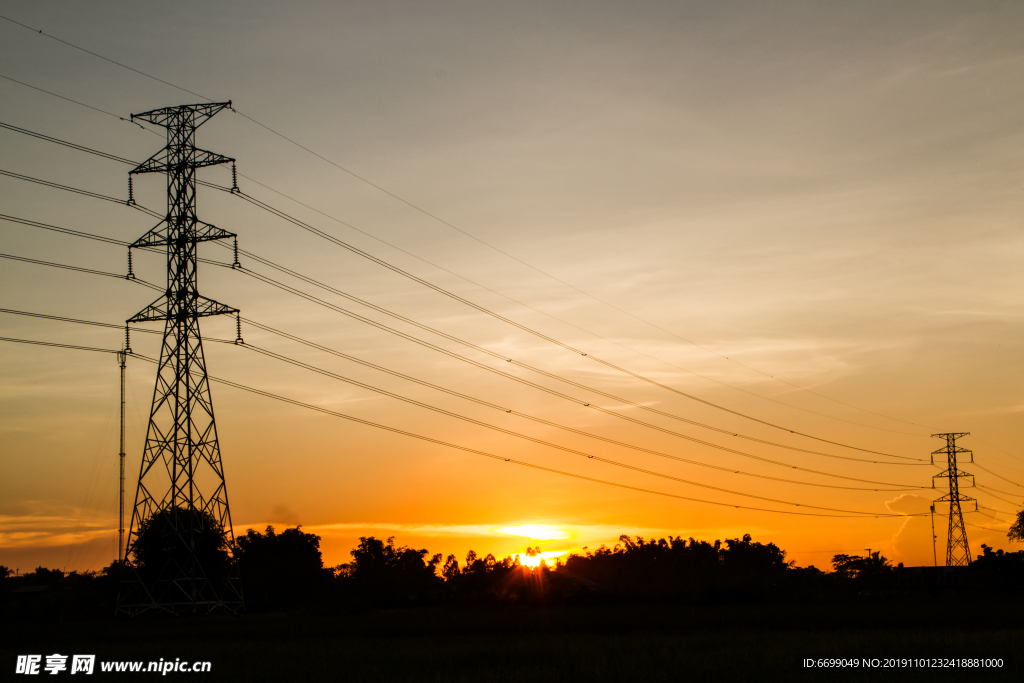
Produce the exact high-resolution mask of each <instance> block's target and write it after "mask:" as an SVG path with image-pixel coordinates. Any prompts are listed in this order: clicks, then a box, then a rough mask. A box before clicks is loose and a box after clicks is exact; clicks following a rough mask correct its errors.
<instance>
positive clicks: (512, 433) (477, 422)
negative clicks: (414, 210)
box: [245, 344, 927, 509]
mask: <svg viewBox="0 0 1024 683" xmlns="http://www.w3.org/2000/svg"><path fill="white" fill-rule="evenodd" d="M245 346H246V347H247V348H249V349H251V350H253V351H256V352H257V353H261V354H263V355H265V356H269V357H271V358H275V359H277V360H280V361H283V362H285V363H289V364H291V365H294V366H296V367H301V368H304V369H306V370H310V371H312V372H316V373H318V374H320V375H324V376H326V377H331V378H332V379H336V380H339V381H342V382H346V383H348V384H351V385H353V386H357V387H360V388H362V389H367V390H369V391H373V392H376V393H378V394H382V395H384V396H388V397H389V398H393V399H397V400H399V401H404V402H405V403H409V404H411V405H415V406H418V407H420V408H424V409H426V410H432V411H434V412H437V413H440V414H443V415H447V416H448V417H453V418H455V419H458V420H463V421H465V422H469V423H472V424H475V425H477V426H480V427H484V428H486V429H491V430H494V431H498V432H501V433H503V434H508V435H510V436H515V437H517V438H521V439H526V440H528V441H532V442H534V443H538V444H541V445H544V446H548V447H549V448H555V449H558V450H562V451H566V452H568V453H573V454H574V455H579V456H582V457H585V458H588V459H590V460H595V461H598V462H604V463H607V464H610V465H614V466H616V467H626V468H628V469H632V470H635V471H638V472H643V473H645V474H651V475H653V476H658V477H665V478H668V479H673V480H675V481H680V482H683V483H687V484H691V485H693V486H700V487H703V488H711V489H714V490H717V491H724V492H727V493H733V494H735V495H740V496H748V497H751V498H758V499H760V500H767V501H770V502H773V503H785V504H787V505H801V504H800V503H788V502H786V501H780V500H775V499H771V498H765V497H763V496H755V495H752V494H747V493H740V492H737V491H729V490H727V489H722V488H718V487H715V486H709V485H707V484H701V483H697V482H692V481H688V480H684V479H678V478H676V477H671V476H668V475H664V474H660V473H657V472H651V471H649V470H644V469H641V468H638V467H634V466H632V465H627V464H624V463H620V462H616V461H613V460H608V459H606V458H601V457H598V456H595V455H592V454H589V453H585V452H583V451H578V450H575V449H572V448H568V447H565V446H560V445H558V444H554V443H551V442H549V441H544V440H542V439H537V438H534V437H531V436H527V435H525V434H522V433H520V432H516V431H514V430H510V429H505V428H503V427H498V426H496V425H492V424H490V423H487V422H483V421H481V420H476V419H474V418H470V417H466V416H465V415H460V414H458V413H455V412H452V411H449V410H445V409H443V408H439V407H437V406H434V405H431V404H429V403H425V402H423V401H417V400H415V399H412V398H409V397H406V396H402V395H400V394H396V393H394V392H391V391H387V390H385V389H381V388H379V387H375V386H372V385H370V384H366V383H364V382H360V381H358V380H354V379H351V378H349V377H345V376H343V375H339V374H337V373H334V372H331V371H329V370H325V369H323V368H319V367H317V366H314V365H311V364H309V363H304V362H302V361H299V360H296V359H294V358H289V357H287V356H284V355H282V354H279V353H275V352H274V351H269V350H267V349H264V348H260V347H258V346H254V345H253V344H245ZM494 407H496V408H498V409H499V410H502V412H506V413H507V412H511V411H507V410H503V409H501V408H500V407H498V406H494ZM588 436H589V434H588ZM657 455H661V456H662V457H667V458H670V459H673V460H679V458H676V457H675V456H671V455H666V454H662V453H657ZM741 455H745V456H746V457H755V458H756V459H758V460H762V458H757V457H756V456H749V455H748V454H741ZM767 462H772V461H767ZM773 464H776V465H781V466H783V467H791V468H792V469H799V470H803V471H806V472H813V473H815V474H820V475H824V476H832V477H838V478H841V479H850V480H852V481H860V482H865V483H872V484H879V485H881V486H900V487H901V488H899V489H896V490H900V491H911V490H917V489H923V488H927V487H924V486H914V487H907V486H905V485H901V484H890V483H888V482H875V481H870V480H867V479H855V478H853V477H842V476H839V475H832V474H829V473H826V472H819V471H816V470H809V469H807V468H803V467H796V466H791V465H786V464H785V463H779V462H773ZM727 471H728V470H727ZM737 473H738V472H737ZM755 476H756V475H755ZM792 483H802V484H804V485H806V486H825V485H822V484H814V483H809V482H792ZM829 488H842V487H829ZM872 490H876V491H877V490H879V489H872ZM804 507H812V508H813V507H815V506H812V505H805V506H804ZM819 509H826V508H819Z"/></svg>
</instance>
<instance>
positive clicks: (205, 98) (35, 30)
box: [0, 15, 210, 101]
mask: <svg viewBox="0 0 1024 683" xmlns="http://www.w3.org/2000/svg"><path fill="white" fill-rule="evenodd" d="M0 19H5V20H7V21H9V22H11V23H12V24H17V25H18V26H21V27H22V28H26V29H28V30H29V31H32V32H33V33H37V34H39V35H41V36H46V37H47V38H49V39H50V40H56V41H57V42H58V43H63V44H65V45H67V46H68V47H73V48H75V49H76V50H81V51H82V52H85V53H87V54H90V55H92V56H93V57H98V58H99V59H102V60H104V61H106V62H110V63H111V64H116V65H117V66H119V67H121V68H122V69H128V70H129V71H134V72H135V73H137V74H139V75H141V76H145V77H146V78H152V79H153V80H154V81H160V82H161V83H163V84H164V85H169V86H171V87H172V88H177V89H178V90H181V91H183V92H187V93H188V94H189V95H195V96H196V97H202V98H203V99H204V100H207V101H209V99H210V98H209V97H203V96H202V95H200V94H199V93H197V92H192V91H191V90H185V88H182V87H180V86H177V85H174V84H173V83H171V82H169V81H165V80H163V79H162V78H157V77H156V76H150V75H149V74H147V73H146V72H144V71H139V70H138V69H133V68H132V67H130V66H128V65H127V64H122V63H121V62H117V61H114V60H113V59H110V58H109V57H104V56H103V55H101V54H99V53H97V52H93V51H92V50H87V49H85V48H84V47H79V46H78V45H75V44H74V43H69V42H68V41H66V40H61V39H60V38H58V37H57V36H54V35H50V34H49V33H45V32H43V30H42V29H36V28H32V27H31V26H28V25H26V24H23V23H21V22H20V21H15V20H14V19H11V18H10V17H5V16H3V15H0Z"/></svg>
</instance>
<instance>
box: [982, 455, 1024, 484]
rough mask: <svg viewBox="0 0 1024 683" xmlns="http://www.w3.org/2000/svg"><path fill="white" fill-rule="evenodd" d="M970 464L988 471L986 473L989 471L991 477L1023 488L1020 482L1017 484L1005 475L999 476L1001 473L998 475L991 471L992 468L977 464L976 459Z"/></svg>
mask: <svg viewBox="0 0 1024 683" xmlns="http://www.w3.org/2000/svg"><path fill="white" fill-rule="evenodd" d="M971 464H972V465H973V466H974V467H977V468H978V469H979V470H984V471H985V472H988V473H989V474H991V475H992V476H993V477H999V478H1000V479H1002V480H1003V481H1005V482H1007V483H1009V484H1013V485H1014V486H1016V487H1018V488H1022V489H1024V486H1021V485H1020V484H1018V483H1017V482H1015V481H1013V480H1011V479H1007V478H1006V477H1004V476H1001V475H998V474H996V473H995V472H993V471H992V470H990V469H988V468H987V467H984V466H982V465H979V464H978V463H977V462H976V461H975V462H973V463H971Z"/></svg>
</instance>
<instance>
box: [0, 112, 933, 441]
mask: <svg viewBox="0 0 1024 683" xmlns="http://www.w3.org/2000/svg"><path fill="white" fill-rule="evenodd" d="M0 127H3V128H7V129H9V130H12V131H15V132H19V133H24V134H26V135H30V136H32V137H36V138H39V139H41V140H46V141H48V142H53V143H56V144H58V145H63V146H66V147H70V148H72V149H75V150H78V151H82V152H87V153H89V154H95V155H97V156H100V157H103V158H105V159H109V160H113V161H118V162H121V163H125V164H131V165H137V163H138V162H136V161H133V160H131V159H125V158H123V157H119V156H116V155H113V154H109V153H107V152H102V151H100V150H95V149H92V148H90V147H85V146H84V145H79V144H77V143H72V142H68V141H66V140H61V139H59V138H55V137H52V136H49V135H44V134H42V133H37V132H34V131H30V130H28V129H25V128H20V127H18V126H12V125H10V124H6V123H3V122H0ZM238 175H239V176H241V177H242V178H245V179H246V180H248V181H249V182H252V183H254V184H256V185H259V186H260V187H262V188H264V189H266V190H269V191H270V192H273V193H275V194H278V195H280V196H282V197H284V198H285V199H288V200H289V201H292V202H294V203H296V204H299V205H300V206H304V207H306V208H307V209H309V210H311V211H314V212H316V213H318V214H320V215H321V216H323V217H325V218H328V219H330V220H333V221H335V222H337V223H339V224H341V225H344V226H345V227H347V228H349V229H351V230H355V231H356V232H359V233H361V234H363V235H366V236H367V237H369V238H370V239H373V240H375V241H377V242H380V243H381V244H384V245H386V246H388V247H391V248H392V249H395V250H397V251H400V252H402V253H403V254H406V255H408V256H411V257H412V258H415V259H417V260H419V261H421V262H423V263H426V264H427V265H430V266H432V267H434V268H437V269H438V270H442V271H444V272H446V273H448V274H450V275H453V276H454V277H457V278H459V279H461V280H463V281H464V282H468V283H470V284H472V285H475V286H477V287H480V288H481V289H484V290H486V291H488V292H491V293H492V294H495V295H497V296H500V297H502V298H504V299H507V300H508V301H511V302H513V303H516V304H518V305H520V306H524V307H525V308H528V309H530V310H532V311H535V312H537V313H540V314H541V315H544V316H547V317H548V318H551V319H552V320H557V321H558V322H561V323H563V324H566V325H569V326H570V327H573V328H575V329H577V330H580V331H581V332H584V333H586V334H590V335H592V336H595V337H597V338H598V339H601V340H603V341H606V342H608V343H610V344H614V345H616V346H618V347H620V348H623V349H626V350H628V351H632V352H634V353H638V354H640V355H642V356H644V357H646V358H650V359H651V360H655V361H658V362H659V363H664V364H665V365H668V366H669V367H672V368H675V369H677V370H681V371H683V372H686V373H689V374H692V375H694V376H696V377H700V378H702V379H705V380H708V381H710V382H714V383H716V384H719V385H721V386H724V387H728V388H730V389H734V390H736V391H740V392H743V393H745V394H749V395H750V396H754V397H756V398H759V399H763V400H765V401H771V402H772V403H777V404H779V405H782V406H786V407H788V408H793V409H795V410H800V411H803V412H806V413H810V414H812V415H818V416H820V417H825V418H828V419H830V420H837V421H839V422H845V423H847V424H853V425H857V426H859V427H865V428H868V429H877V430H881V431H887V432H893V433H898V434H909V435H911V436H919V435H917V434H912V433H910V432H902V431H899V430H893V429H887V428H884V427H877V426H874V425H868V424H864V423H861V422H856V421H854V420H847V419H844V418H840V417H835V416H832V415H827V414H825V413H820V412H818V411H814V410H810V409H808V408H803V407H800V406H795V405H792V404H790V403H786V402H784V401H779V400H777V399H774V398H771V397H768V396H762V395H761V394H757V393H754V392H752V391H749V390H747V389H743V388H741V387H737V386H735V385H732V384H729V383H727V382H722V381H721V380H717V379H714V378H712V377H708V376H706V375H702V374H700V373H698V372H694V371H692V370H689V369H687V368H684V367H681V366H678V365H675V364H673V363H669V362H668V361H665V360H663V359H660V358H656V357H655V356H652V355H650V354H648V353H644V352H643V351H639V350H637V349H634V348H632V347H630V346H626V345H625V344H622V343H620V342H617V341H614V340H611V339H608V338H607V337H604V336H602V335H600V334H597V333H596V332H592V331H590V330H587V329H584V328H582V327H580V326H579V325H575V324H573V323H571V322H569V321H567V320H564V319H562V318H559V317H557V316H554V315H551V314H550V313H547V312H545V311H542V310H540V309H538V308H535V307H534V306H531V305H529V304H527V303H524V302H522V301H519V300H518V299H515V298H513V297H510V296H508V295H507V294H503V293H501V292H499V291H497V290H494V289H491V288H490V287H487V286H486V285H483V284H481V283H479V282H476V281H475V280H471V279H469V278H467V277H465V276H463V275H460V274H458V273H456V272H455V271H452V270H449V269H448V268H445V267H444V266H441V265H438V264H436V263H434V262H433V261H430V260H428V259H425V258H423V257H421V256H418V255H416V254H414V253H412V252H411V251H408V250H406V249H403V248H402V247H399V246H397V245H395V244H392V243H391V242H388V241H387V240H383V239H381V238H379V237H377V236H376V235H373V234H371V233H369V232H367V231H365V230H361V229H360V228H357V227H356V226H354V225H352V224H350V223H347V222H345V221H343V220H341V219H339V218H336V217H334V216H332V215H330V214H328V213H325V212H323V211H321V210H319V209H317V208H316V207H313V206H310V205H309V204H306V203H305V202H302V201H300V200H298V199H296V198H294V197H292V196H290V195H288V194H285V193H284V192H281V191H280V190H276V189H274V188H273V187H270V186H269V185H266V184H264V183H261V182H260V181H258V180H256V179H255V178H252V177H251V176H248V175H246V174H244V173H239V174H238ZM23 179H26V180H33V182H35V179H31V178H28V177H27V176H24V177H23ZM40 182H42V183H43V184H48V185H50V186H52V187H61V188H62V189H63V186H58V185H53V184H50V183H49V182H48V181H40ZM198 183H199V184H200V185H204V186H207V187H211V188H214V189H218V190H222V191H231V189H232V188H225V187H222V186H220V185H216V184H214V183H208V182H206V181H198ZM72 191H76V190H72ZM132 206H136V205H134V204H132ZM136 208H141V207H136ZM141 210H144V211H146V212H147V213H151V214H152V215H154V216H156V217H160V215H159V214H156V213H155V212H151V211H149V210H148V209H141ZM683 395H685V396H687V398H691V399H693V400H695V401H698V402H701V403H705V404H707V405H709V406H712V407H714V408H717V409H719V410H724V411H727V412H730V413H733V414H736V415H739V416H741V417H745V418H747V419H751V420H755V421H760V420H758V419H757V418H754V417H751V416H749V415H746V414H744V413H740V412H738V411H734V410H732V409H729V408H725V407H724V406H720V405H717V404H715V403H711V402H710V401H706V400H704V399H701V398H698V397H696V396H692V395H689V394H683ZM766 424H769V423H766ZM782 429H785V430H786V431H789V432H791V433H794V434H800V435H801V436H807V437H808V438H817V437H811V436H809V435H804V434H801V433H800V432H796V431H794V430H790V429H788V428H782ZM818 440H822V441H825V442H826V443H832V442H829V441H827V440H823V439H818ZM837 445H843V444H837Z"/></svg>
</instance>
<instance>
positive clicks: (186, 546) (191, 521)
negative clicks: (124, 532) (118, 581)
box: [128, 508, 231, 581]
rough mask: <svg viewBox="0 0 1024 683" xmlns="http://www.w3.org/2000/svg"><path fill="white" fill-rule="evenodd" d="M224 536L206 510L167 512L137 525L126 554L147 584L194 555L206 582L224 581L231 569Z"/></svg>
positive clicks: (217, 523)
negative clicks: (137, 528)
mask: <svg viewBox="0 0 1024 683" xmlns="http://www.w3.org/2000/svg"><path fill="white" fill-rule="evenodd" d="M229 551H230V545H229V543H228V539H227V534H226V533H225V532H224V529H223V528H222V527H221V525H220V523H219V522H217V520H216V519H214V517H213V515H211V514H210V513H209V512H207V511H205V510H196V509H192V510H187V509H184V508H169V509H167V510H161V511H159V512H157V513H155V514H153V515H152V516H151V517H149V518H147V519H146V520H144V521H143V522H142V523H141V524H140V525H139V531H138V535H137V536H136V538H135V541H134V542H133V543H132V545H131V547H130V548H129V549H128V552H129V554H130V556H131V558H132V561H133V563H134V566H135V568H136V569H137V570H138V572H139V574H140V575H141V576H142V577H143V579H144V580H146V581H154V580H156V579H157V578H158V577H159V576H160V575H161V573H163V572H165V570H166V568H168V567H178V566H182V565H186V564H187V563H188V562H189V560H190V557H192V556H193V555H194V557H195V560H196V561H197V562H198V564H199V566H200V567H202V569H203V572H204V573H205V574H206V576H207V577H208V578H211V579H212V578H216V577H225V576H227V575H228V570H229V568H230V565H231V555H230V552H229Z"/></svg>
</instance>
